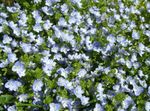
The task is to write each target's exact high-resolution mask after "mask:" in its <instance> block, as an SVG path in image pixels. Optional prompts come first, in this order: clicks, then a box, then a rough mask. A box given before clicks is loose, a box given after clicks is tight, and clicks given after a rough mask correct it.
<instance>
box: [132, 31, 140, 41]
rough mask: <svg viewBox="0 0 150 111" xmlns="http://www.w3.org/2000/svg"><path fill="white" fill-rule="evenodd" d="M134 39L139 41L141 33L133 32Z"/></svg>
mask: <svg viewBox="0 0 150 111" xmlns="http://www.w3.org/2000/svg"><path fill="white" fill-rule="evenodd" d="M132 38H133V39H136V40H137V39H139V38H140V36H139V33H138V32H136V31H135V30H133V32H132Z"/></svg>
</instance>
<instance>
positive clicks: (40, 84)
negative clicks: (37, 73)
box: [32, 79, 44, 92]
mask: <svg viewBox="0 0 150 111" xmlns="http://www.w3.org/2000/svg"><path fill="white" fill-rule="evenodd" d="M43 85H44V84H43V82H42V81H41V80H39V79H37V80H35V81H34V83H33V86H32V88H33V91H35V92H38V91H41V90H42V87H43Z"/></svg>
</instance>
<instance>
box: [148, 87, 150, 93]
mask: <svg viewBox="0 0 150 111" xmlns="http://www.w3.org/2000/svg"><path fill="white" fill-rule="evenodd" d="M148 94H149V95H150V86H149V87H148Z"/></svg>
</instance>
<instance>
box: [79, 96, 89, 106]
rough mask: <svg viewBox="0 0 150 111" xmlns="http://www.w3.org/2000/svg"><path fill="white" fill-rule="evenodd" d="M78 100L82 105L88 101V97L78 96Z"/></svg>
mask: <svg viewBox="0 0 150 111" xmlns="http://www.w3.org/2000/svg"><path fill="white" fill-rule="evenodd" d="M80 100H81V104H82V105H86V104H88V103H89V98H88V97H85V96H82V97H81V98H80Z"/></svg>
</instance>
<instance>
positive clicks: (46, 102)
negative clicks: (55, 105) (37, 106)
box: [44, 96, 53, 104]
mask: <svg viewBox="0 0 150 111" xmlns="http://www.w3.org/2000/svg"><path fill="white" fill-rule="evenodd" d="M52 101H53V98H52V97H51V96H46V98H45V99H44V103H45V104H49V103H51V102H52Z"/></svg>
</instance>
